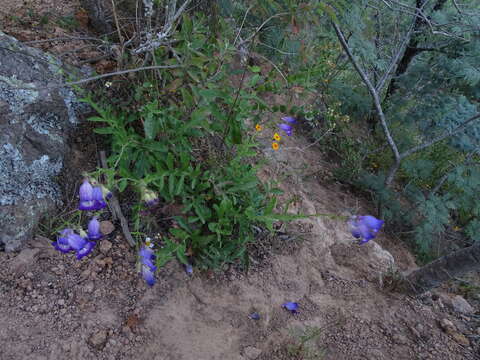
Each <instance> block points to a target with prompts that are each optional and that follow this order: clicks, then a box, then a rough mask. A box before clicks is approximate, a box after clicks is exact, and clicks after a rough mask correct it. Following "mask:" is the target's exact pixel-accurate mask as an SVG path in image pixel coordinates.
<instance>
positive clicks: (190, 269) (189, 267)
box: [185, 264, 193, 275]
mask: <svg viewBox="0 0 480 360" xmlns="http://www.w3.org/2000/svg"><path fill="white" fill-rule="evenodd" d="M185 272H186V273H187V274H188V275H192V274H193V266H192V265H191V264H187V265H185Z"/></svg>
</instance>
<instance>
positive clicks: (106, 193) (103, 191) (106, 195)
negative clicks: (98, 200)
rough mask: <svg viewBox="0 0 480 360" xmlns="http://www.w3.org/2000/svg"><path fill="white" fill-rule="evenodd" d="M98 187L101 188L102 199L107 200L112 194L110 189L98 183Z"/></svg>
mask: <svg viewBox="0 0 480 360" xmlns="http://www.w3.org/2000/svg"><path fill="white" fill-rule="evenodd" d="M100 188H101V189H102V193H103V198H104V199H107V200H110V199H111V198H112V196H113V194H112V192H111V191H110V190H108V189H107V188H106V187H105V186H103V185H100Z"/></svg>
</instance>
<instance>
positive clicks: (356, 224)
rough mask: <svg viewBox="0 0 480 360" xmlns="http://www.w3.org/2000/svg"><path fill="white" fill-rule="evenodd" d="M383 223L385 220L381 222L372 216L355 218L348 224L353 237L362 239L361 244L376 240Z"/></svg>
mask: <svg viewBox="0 0 480 360" xmlns="http://www.w3.org/2000/svg"><path fill="white" fill-rule="evenodd" d="M383 223H384V221H383V220H379V219H377V218H375V217H374V216H371V215H364V216H354V217H352V219H350V221H349V222H348V224H349V226H350V231H351V233H352V235H353V237H354V238H356V239H360V244H364V243H366V242H368V241H369V240H372V239H373V238H375V236H377V232H378V231H379V230H380V229H381V228H382V226H383Z"/></svg>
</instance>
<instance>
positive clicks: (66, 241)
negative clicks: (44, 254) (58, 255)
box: [53, 229, 95, 260]
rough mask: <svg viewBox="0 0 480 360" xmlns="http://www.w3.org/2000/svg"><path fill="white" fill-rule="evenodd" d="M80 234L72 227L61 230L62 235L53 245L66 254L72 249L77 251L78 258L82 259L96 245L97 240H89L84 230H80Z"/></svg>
mask: <svg viewBox="0 0 480 360" xmlns="http://www.w3.org/2000/svg"><path fill="white" fill-rule="evenodd" d="M80 234H81V235H78V234H75V233H74V232H73V230H72V229H64V230H62V231H60V236H59V237H58V238H57V241H55V242H54V243H53V246H54V247H55V249H57V250H58V251H61V252H63V253H65V254H66V253H68V252H70V251H76V253H77V259H78V260H80V259H81V258H83V257H84V256H87V255H88V254H90V253H91V252H92V249H93V248H94V247H95V242H93V241H87V239H86V234H85V232H84V231H83V230H81V231H80Z"/></svg>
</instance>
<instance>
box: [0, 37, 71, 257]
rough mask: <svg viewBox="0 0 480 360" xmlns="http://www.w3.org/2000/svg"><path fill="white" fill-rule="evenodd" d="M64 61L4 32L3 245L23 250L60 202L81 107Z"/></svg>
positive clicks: (0, 93)
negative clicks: (67, 83) (70, 136)
mask: <svg viewBox="0 0 480 360" xmlns="http://www.w3.org/2000/svg"><path fill="white" fill-rule="evenodd" d="M63 72H64V71H62V70H61V63H60V61H59V60H57V59H55V58H54V57H53V56H51V55H49V54H46V53H43V52H42V51H40V50H37V49H33V48H30V47H27V46H25V45H23V44H22V43H20V42H18V41H17V40H15V39H14V38H12V37H10V36H7V35H5V34H4V33H2V32H0V248H5V250H7V251H13V250H18V249H20V248H21V247H22V245H23V244H24V243H25V242H26V240H28V239H29V238H30V236H31V235H32V230H33V229H34V227H35V225H36V224H37V222H38V220H39V219H40V217H41V216H42V215H45V214H46V213H47V212H49V211H51V210H52V209H53V208H54V206H55V205H58V204H60V194H59V188H58V185H57V184H56V183H55V181H54V177H55V176H57V175H58V174H59V173H60V170H61V169H62V164H63V160H64V155H65V153H66V151H67V150H68V146H67V143H66V137H67V136H66V134H67V133H68V131H69V130H70V129H71V128H72V127H73V126H74V125H75V124H77V122H78V119H77V114H78V109H79V108H80V106H79V105H78V102H77V100H76V98H75V94H74V93H73V91H72V90H71V89H70V88H67V87H61V88H60V87H58V86H56V85H58V84H61V83H62V81H63V77H62V74H63Z"/></svg>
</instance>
